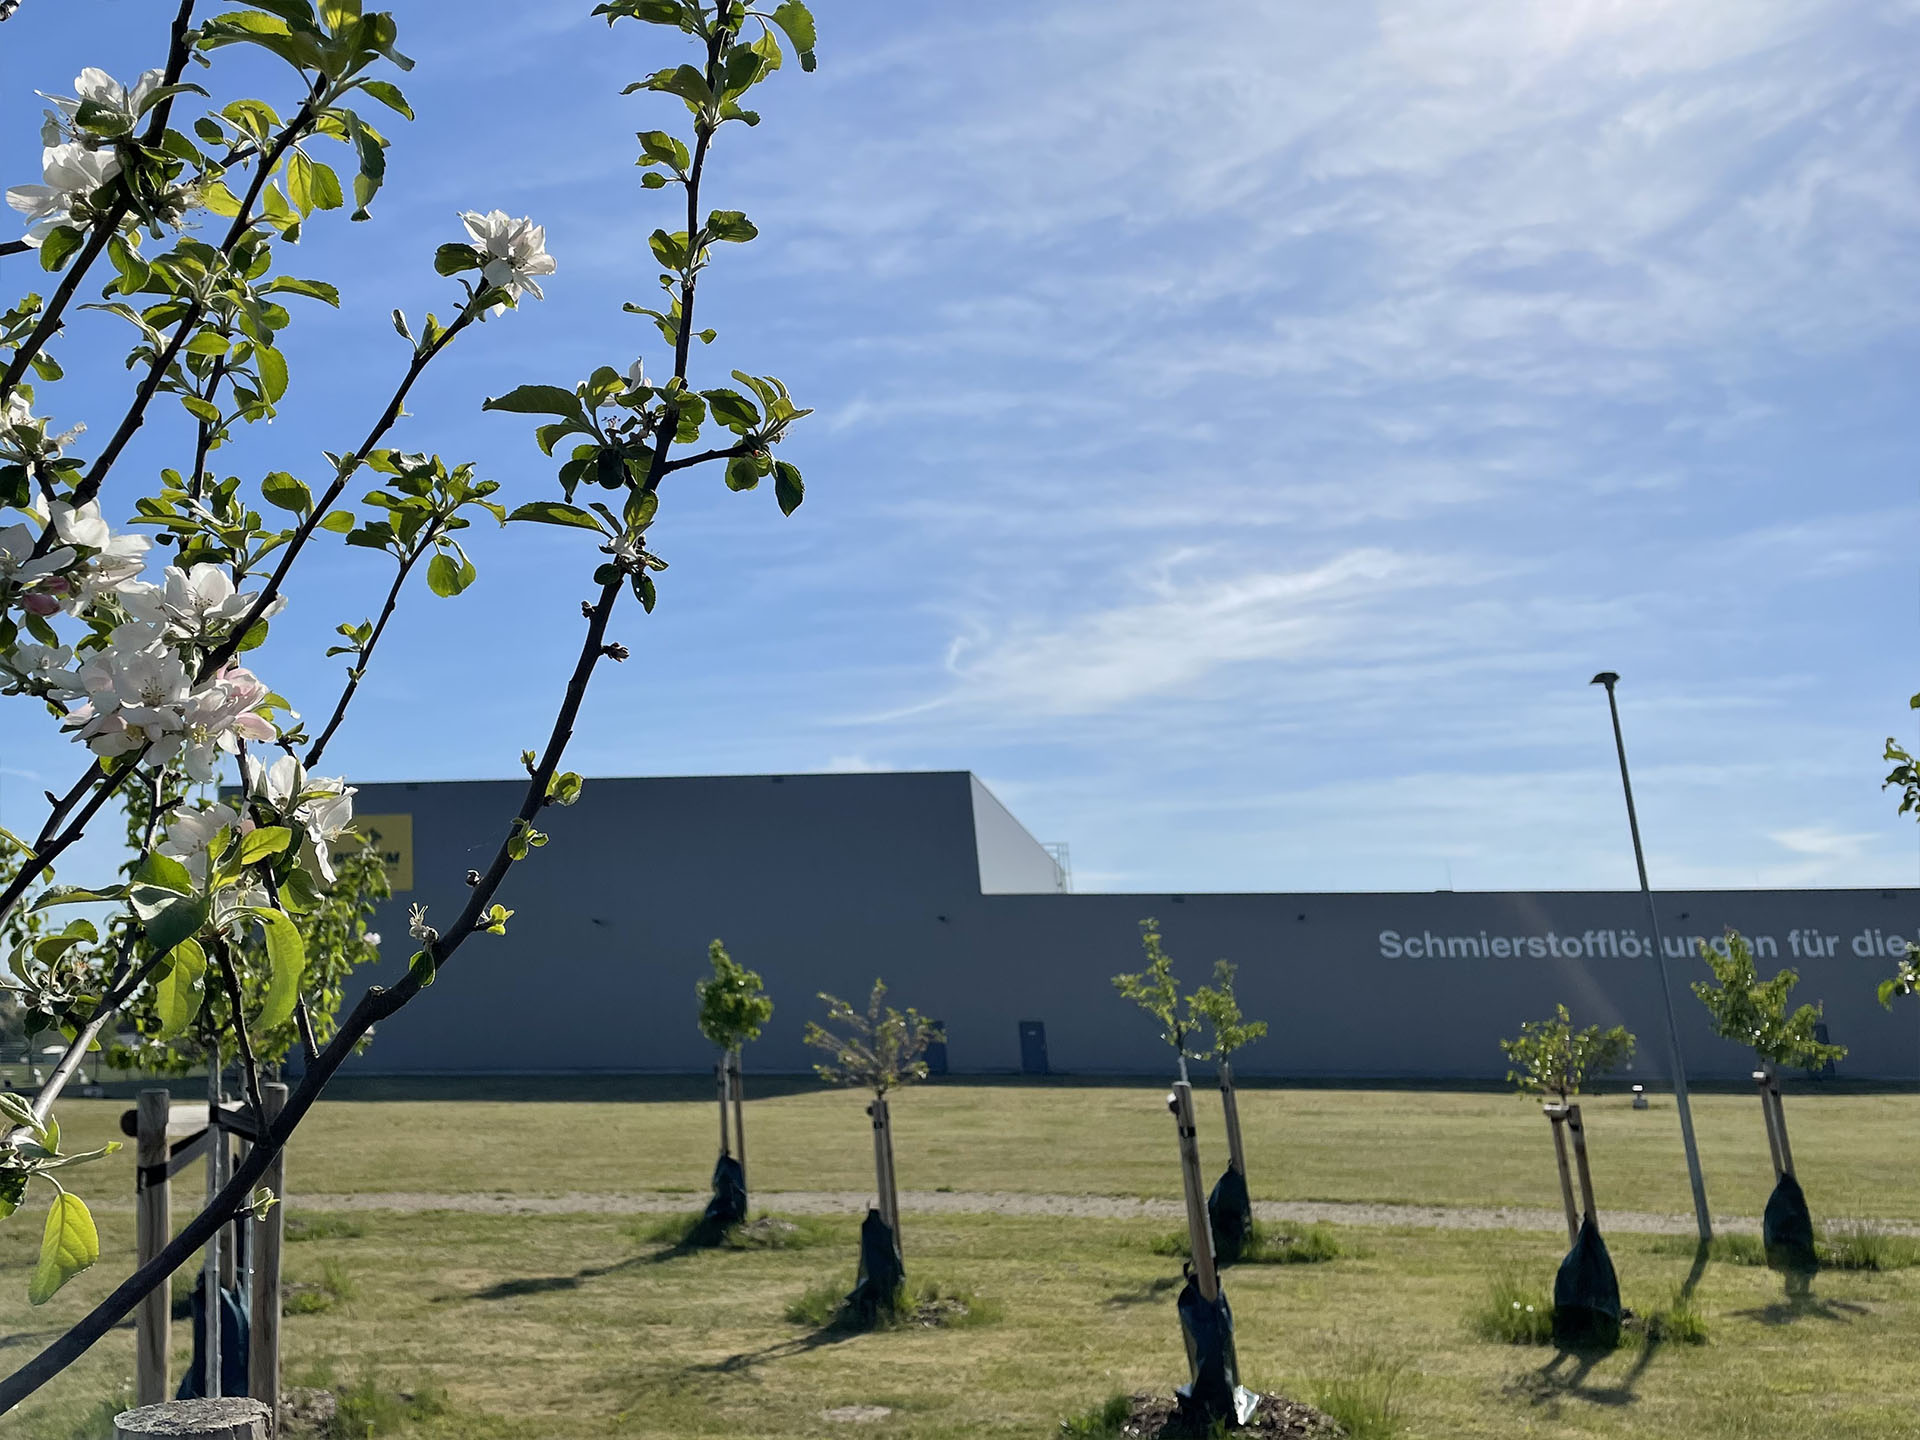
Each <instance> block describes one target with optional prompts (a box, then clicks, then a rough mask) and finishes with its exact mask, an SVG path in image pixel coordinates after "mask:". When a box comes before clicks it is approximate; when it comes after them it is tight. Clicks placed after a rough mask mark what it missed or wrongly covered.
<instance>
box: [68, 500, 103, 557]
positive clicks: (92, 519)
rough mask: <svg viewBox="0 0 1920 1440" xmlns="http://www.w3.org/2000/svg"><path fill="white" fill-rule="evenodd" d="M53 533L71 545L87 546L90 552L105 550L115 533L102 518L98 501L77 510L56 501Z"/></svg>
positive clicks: (91, 501) (90, 502)
mask: <svg viewBox="0 0 1920 1440" xmlns="http://www.w3.org/2000/svg"><path fill="white" fill-rule="evenodd" d="M53 533H54V534H56V535H58V536H59V537H60V538H61V539H62V540H63V541H65V542H66V543H67V544H69V545H85V546H86V547H87V548H88V549H90V550H104V549H106V548H107V542H108V541H110V540H112V539H113V531H112V530H111V529H109V528H108V526H107V522H106V521H105V520H103V519H101V517H100V502H99V501H98V500H89V501H88V502H87V503H86V504H84V505H81V506H79V507H77V508H76V507H75V506H72V505H69V504H67V503H66V501H64V500H56V501H54V502H53Z"/></svg>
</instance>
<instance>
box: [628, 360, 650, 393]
mask: <svg viewBox="0 0 1920 1440" xmlns="http://www.w3.org/2000/svg"><path fill="white" fill-rule="evenodd" d="M648 383H649V381H648V380H647V362H646V359H645V357H642V358H641V359H638V360H635V361H634V362H633V364H631V365H629V366H628V367H627V388H628V389H629V390H638V389H639V388H640V387H641V386H643V385H646V384H648Z"/></svg>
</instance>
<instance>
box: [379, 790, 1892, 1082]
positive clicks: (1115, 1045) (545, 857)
mask: <svg viewBox="0 0 1920 1440" xmlns="http://www.w3.org/2000/svg"><path fill="white" fill-rule="evenodd" d="M521 789H522V787H521V785H520V784H519V783H518V782H513V781H497V782H496V781H486V782H472V783H465V782H460V783H455V782H443V783H423V784H418V785H404V784H400V785H369V786H363V787H362V788H361V791H360V794H359V797H358V798H357V800H356V802H355V804H356V809H357V810H358V812H359V813H361V814H388V815H399V814H405V815H410V816H411V817H412V832H413V833H412V871H413V880H414V885H413V888H412V889H411V890H410V891H407V892H405V893H401V894H397V895H396V896H395V897H394V899H393V900H392V901H391V902H389V904H388V905H387V906H386V907H384V909H383V913H382V914H381V916H380V917H379V920H378V922H377V925H378V928H379V929H380V930H381V932H382V934H383V935H385V936H386V937H387V942H386V946H385V950H386V958H385V959H384V960H383V961H382V964H381V966H380V967H379V968H380V970H381V971H382V972H384V973H383V974H382V975H376V976H375V977H373V978H389V979H390V978H393V977H397V976H398V974H399V973H400V972H401V969H402V967H403V966H404V965H405V962H406V957H407V954H408V953H409V949H408V942H407V938H406V936H407V908H408V906H409V905H410V904H412V903H414V902H424V903H426V904H427V905H428V906H429V920H430V921H439V922H440V923H441V924H442V925H444V924H445V923H446V922H447V921H448V920H450V919H451V918H452V917H453V916H454V915H455V914H456V913H457V912H458V910H459V907H460V906H461V905H462V904H463V903H464V901H465V896H466V887H465V885H464V883H463V881H462V877H463V875H464V874H465V872H466V871H467V870H468V869H469V868H471V867H480V868H484V866H485V864H486V862H487V859H488V858H489V857H490V856H491V854H492V852H493V848H494V846H495V845H496V844H497V843H498V838H499V836H500V834H501V827H502V826H503V824H504V823H505V820H506V818H507V817H508V816H509V815H511V813H512V811H513V809H514V806H515V805H516V804H517V802H518V798H519V795H520V793H521ZM541 827H542V828H543V829H545V830H547V831H548V833H549V834H550V835H551V836H552V842H551V843H550V844H549V845H548V846H547V847H546V848H544V849H541V850H537V851H535V852H534V853H533V855H532V856H531V857H530V858H529V859H528V860H527V861H526V862H525V863H524V864H522V865H520V866H518V867H516V869H515V871H514V874H513V876H512V878H511V879H510V880H509V881H508V884H507V886H506V888H505V889H504V890H503V892H502V894H501V896H500V898H501V900H502V901H503V902H504V903H505V904H507V905H509V906H511V907H512V908H513V909H514V911H515V914H514V917H513V920H512V922H511V924H510V926H509V929H508V933H507V935H506V936H505V937H504V938H494V937H490V936H485V935H481V936H476V937H475V938H474V939H473V940H471V941H469V942H468V943H467V945H466V947H465V948H464V949H463V950H462V951H461V952H460V954H459V956H458V958H457V960H456V961H455V962H454V963H453V965H451V966H450V967H449V968H448V969H447V970H446V971H445V972H444V973H443V975H442V976H441V978H440V980H439V981H438V982H437V983H436V984H435V985H434V987H433V988H432V990H431V991H430V992H428V993H427V994H425V995H423V996H422V997H421V998H420V1000H418V1001H417V1002H416V1003H415V1004H414V1005H412V1006H410V1007H408V1009H407V1010H406V1011H404V1012H402V1013H401V1014H400V1015H399V1016H397V1017H395V1018H394V1019H393V1020H392V1021H390V1022H388V1023H387V1024H386V1025H384V1026H382V1027H381V1029H380V1033H379V1034H378V1036H377V1037H376V1039H375V1042H374V1045H373V1047H372V1049H371V1050H370V1051H369V1052H368V1053H367V1054H366V1055H365V1056H364V1057H362V1058H361V1059H360V1060H358V1061H357V1062H355V1063H356V1064H357V1065H358V1066H359V1068H361V1069H362V1070H366V1071H379V1072H389V1073H398V1072H410V1071H411V1072H427V1071H442V1072H472V1071H489V1070H522V1071H554V1070H603V1071H647V1070H663V1071H690V1070H697V1069H702V1068H705V1067H706V1066H708V1065H709V1064H710V1063H711V1056H710V1054H709V1053H708V1050H707V1047H706V1045H705V1043H704V1042H703V1041H702V1040H701V1038H700V1036H699V1034H698V1032H697V1031H696V1030H695V1028H694V1023H693V1014H694V1001H693V985H694V982H695V980H696V979H698V978H699V977H700V976H701V975H702V974H703V973H704V971H705V955H706V945H707V942H708V941H709V940H710V939H712V938H713V937H715V936H719V937H722V938H723V939H724V940H725V941H726V943H727V945H728V948H729V949H730V950H731V951H732V952H733V954H734V956H735V958H736V959H738V960H739V961H741V962H742V963H743V964H746V965H749V966H751V967H753V968H754V969H756V970H758V971H760V973H761V974H762V976H763V977H764V978H765V980H766V984H767V988H768V990H769V992H770V993H771V994H772V996H773V998H774V1001H775V1004H776V1007H777V1008H776V1010H775V1014H774V1018H773V1022H772V1024H771V1026H770V1027H769V1028H768V1030H767V1032H766V1034H765V1036H764V1037H763V1039H762V1040H761V1041H760V1042H758V1043H757V1044H756V1045H755V1046H754V1047H753V1049H752V1053H751V1055H750V1057H749V1064H750V1065H751V1067H752V1068H754V1069H756V1070H760V1071H762V1072H779V1071H802V1070H805V1069H806V1068H807V1067H808V1065H809V1064H810V1062H811V1057H810V1054H809V1052H807V1051H806V1050H805V1049H804V1047H803V1046H802V1045H801V1041H800V1035H801V1030H802V1028H803V1026H804V1024H805V1022H806V1021H807V1020H808V1019H810V1018H817V1017H818V1016H819V1014H820V1010H821V1007H820V1005H819V1002H818V1001H817V999H816V998H815V997H816V994H817V992H820V991H823V990H824V991H827V992H830V993H833V994H837V995H841V996H844V997H846V998H848V999H852V1000H858V999H860V998H863V997H864V996H865V994H866V992H867V988H868V987H869V986H870V985H871V984H872V983H873V981H874V979H875V977H877V976H878V977H884V978H885V979H886V981H887V983H888V985H889V987H890V989H891V991H892V997H893V999H894V1001H895V1003H897V1004H899V1005H901V1006H905V1005H913V1006H915V1007H916V1008H918V1009H919V1010H921V1011H922V1012H923V1013H926V1014H929V1015H933V1016H935V1017H938V1018H940V1019H942V1020H943V1021H945V1022H946V1026H947V1035H948V1053H949V1057H950V1062H951V1065H952V1067H953V1069H954V1070H955V1071H958V1072H994V1071H1013V1070H1017V1069H1018V1068H1019V1044H1018V1035H1017V1028H1016V1027H1017V1025H1018V1022H1019V1021H1021V1020H1029V1019H1037V1020H1042V1021H1044V1022H1045V1023H1046V1027H1047V1039H1048V1045H1049V1051H1050V1058H1051V1062H1052V1065H1053V1067H1054V1068H1055V1069H1056V1070H1061V1071H1071V1072H1082V1073H1139V1074H1163V1073H1164V1072H1165V1071H1166V1069H1167V1062H1166V1056H1165V1050H1164V1047H1163V1046H1162V1045H1161V1043H1160V1041H1159V1040H1158V1038H1157V1036H1156V1034H1155V1026H1154V1025H1153V1024H1152V1022H1151V1021H1149V1020H1148V1019H1146V1017H1144V1016H1143V1015H1141V1014H1140V1013H1139V1012H1138V1011H1137V1010H1135V1009H1134V1008H1133V1007H1132V1006H1131V1005H1129V1004H1127V1003H1125V1002H1123V1001H1121V1000H1119V999H1118V998H1117V997H1116V996H1115V995H1114V993H1113V989H1112V986H1111V984H1110V983H1109V981H1110V977H1111V976H1112V975H1114V974H1115V973H1116V972H1118V971H1121V970H1131V969H1136V968H1138V966H1139V964H1140V948H1139V943H1138V931H1137V924H1138V921H1139V920H1140V919H1141V918H1142V917H1143V916H1147V915H1152V916H1155V917H1157V918H1158V919H1159V921H1160V922H1161V927H1162V930H1163V932H1164V934H1165V937H1166V942H1167V946H1168V949H1169V950H1170V952H1171V953H1172V954H1173V956H1174V957H1175V960H1176V964H1177V968H1178V970H1179V972H1180V973H1181V975H1182V978H1183V979H1184V981H1185V982H1186V983H1187V984H1188V985H1193V984H1198V983H1200V982H1201V981H1203V980H1204V979H1206V977H1207V975H1208V973H1209V971H1210V969H1211V966H1212V963H1213V961H1214V959H1215V958H1216V957H1220V956H1224V957H1226V958H1229V959H1231V960H1233V961H1234V962H1235V963H1236V964H1237V965H1238V966H1239V967H1240V978H1239V990H1240V994H1241V997H1242V1002H1243V1004H1244V1006H1245V1007H1246V1010H1247V1012H1248V1013H1249V1014H1250V1015H1253V1016H1257V1017H1260V1018H1264V1019H1266V1020H1268V1021H1269V1022H1270V1024H1271V1026H1272V1031H1271V1033H1270V1034H1269V1036H1268V1037H1267V1038H1266V1039H1265V1040H1264V1041H1261V1042H1260V1043H1259V1044H1257V1045H1256V1046H1254V1047H1253V1048H1251V1049H1250V1050H1248V1051H1247V1052H1246V1053H1245V1057H1244V1060H1243V1061H1242V1062H1239V1068H1240V1069H1241V1070H1242V1073H1245V1074H1249V1075H1260V1074H1267V1075H1284V1076H1298V1077H1328V1078H1333V1077H1342V1076H1346V1077H1426V1078H1495V1079H1497V1078H1498V1077H1499V1076H1500V1075H1501V1074H1502V1073H1503V1072H1504V1070H1505V1060H1504V1057H1503V1056H1502V1055H1501V1053H1500V1050H1499V1047H1498V1042H1499V1040H1500V1039H1501V1038H1502V1037H1503V1036H1508V1035H1512V1034H1514V1033H1515V1032H1516V1031H1517V1030H1518V1028H1519V1025H1520V1022H1521V1021H1523V1020H1526V1019H1531V1018H1537V1017H1540V1016H1544V1015H1546V1014H1548V1013H1549V1012H1550V1011H1551V1009H1552V1007H1553V1005H1554V1004H1555V1003H1556V1002H1565V1003H1566V1004H1567V1005H1568V1007H1569V1008H1570V1009H1571V1010H1572V1011H1573V1014H1574V1017H1575V1020H1576V1022H1577V1023H1580V1024H1587V1023H1595V1022H1597V1023H1602V1024H1614V1023H1624V1024H1626V1025H1627V1026H1628V1027H1629V1028H1631V1029H1632V1030H1633V1031H1634V1032H1635V1033H1636V1034H1637V1035H1638V1036H1639V1037H1640V1042H1641V1052H1640V1059H1639V1061H1638V1065H1637V1070H1636V1073H1637V1074H1639V1075H1640V1076H1642V1077H1644V1078H1646V1079H1648V1080H1649V1081H1655V1080H1658V1079H1659V1078H1661V1077H1662V1076H1663V1075H1664V1073H1665V1068H1666V1067H1665V1061H1664V1054H1665V1045H1664V1040H1663V1033H1664V1032H1663V1029H1662V1025H1663V1022H1662V1019H1661V1014H1660V999H1659V992H1658V987H1657V979H1656V971H1655V968H1654V964H1653V961H1652V959H1651V949H1650V941H1649V937H1648V936H1647V935H1646V933H1645V932H1646V924H1645V912H1644V909H1643V906H1642V902H1641V899H1640V896H1639V895H1638V894H1637V893H1634V892H1626V893H1611V892H1561V893H1546V894H1522V893H1469V892H1462V893H1452V892H1441V893H1433V894H1302V895H1285V894H1267V895H1228V894H1190V895H1165V894H1105V895H1088V894H1080V895H1069V894H1061V893H1057V891H1056V889H1055V886H1056V884H1057V871H1056V870H1055V868H1054V866H1053V861H1052V858H1051V857H1050V856H1049V855H1047V853H1046V852H1045V851H1044V850H1043V849H1041V848H1040V847H1039V846H1038V845H1037V844H1036V843H1035V842H1034V841H1033V840H1032V837H1031V836H1028V835H1027V834H1026V832H1025V831H1024V830H1022V829H1021V828H1020V827H1019V825H1018V823H1017V822H1016V821H1014V820H1013V818H1012V817H1011V816H1010V815H1008V814H1007V812H1006V811H1005V810H1004V809H1003V808H1002V807H1001V806H1000V805H999V803H998V802H997V801H996V800H994V799H993V797H992V796H991V794H989V793H988V792H987V791H986V789H985V787H984V786H982V785H981V784H980V782H979V781H978V780H977V779H975V778H974V777H973V776H972V775H970V774H968V773H967V772H964V771H955V772H942V773H921V774H873V775H786V776H726V777H701V778H665V779H618V780H593V781H589V782H588V784H587V786H586V789H585V793H584V794H583V796H582V798H581V800H580V802H579V803H578V804H577V805H575V806H573V807H571V808H570V809H549V810H548V811H547V812H546V814H545V817H544V818H543V820H542V821H541ZM1022 889H1024V890H1026V891H1027V892H1028V893H1012V892H1016V891H1019V890H1022ZM1656 900H1657V904H1658V907H1659V913H1660V918H1661V925H1662V927H1663V929H1664V930H1665V933H1666V935H1667V943H1668V949H1669V952H1670V959H1669V966H1670V968H1671V970H1672V972H1673V984H1674V1003H1675V1007H1676V1009H1677V1011H1678V1013H1679V1017H1680V1024H1681V1037H1682V1043H1683V1045H1684V1046H1685V1048H1686V1052H1687V1057H1688V1063H1689V1068H1690V1070H1691V1071H1692V1072H1693V1073H1695V1074H1697V1075H1701V1076H1714V1077H1722V1078H1727V1079H1738V1078H1741V1077H1744V1076H1745V1074H1746V1073H1747V1071H1748V1070H1749V1069H1750V1068H1751V1057H1750V1056H1749V1054H1748V1053H1747V1052H1745V1051H1743V1050H1741V1049H1740V1048H1738V1047H1736V1046H1734V1045H1731V1044H1729V1043H1727V1042H1725V1041H1722V1040H1720V1039H1718V1038H1717V1037H1715V1036H1713V1035H1712V1034H1711V1032H1710V1031H1709V1029H1708V1027H1707V1023H1706V1016H1705V1012H1704V1010H1703V1009H1702V1008H1701V1006H1700V1005H1699V1003H1698V1002H1697V1001H1696V1000H1695V999H1694V998H1693V997H1692V996H1691V995H1690V994H1688V993H1687V991H1686V989H1685V982H1686V981H1687V980H1691V979H1695V978H1700V977H1702V976H1704V975H1705V974H1706V973H1707V972H1706V968H1705V966H1704V965H1703V964H1702V963H1701V962H1700V961H1699V960H1698V959H1697V958H1696V957H1695V956H1694V955H1693V952H1692V947H1691V943H1690V940H1689V938H1688V937H1693V936H1702V935H1704V936H1714V935H1718V934H1719V932H1720V930H1721V929H1722V927H1723V926H1725V925H1734V926H1737V927H1738V928H1739V929H1740V930H1741V931H1743V932H1744V933H1746V934H1748V935H1749V936H1752V937H1754V938H1755V940H1756V942H1757V943H1758V944H1759V945H1760V947H1761V952H1762V958H1761V961H1760V964H1761V967H1762V970H1763V973H1771V971H1772V969H1774V968H1777V966H1779V965H1788V964H1790V965H1794V966H1796V967H1797V968H1798V969H1799V970H1800V973H1801V977H1802V979H1801V985H1800V988H1799V990H1798V992H1796V998H1797V999H1801V1000H1821V1001H1824V1002H1825V1004H1826V1010H1827V1020H1828V1024H1829V1026H1830V1029H1831V1032H1832V1036H1833V1038H1834V1039H1835V1040H1837V1041H1839V1042H1841V1043H1843V1044H1846V1045H1848V1046H1850V1047H1852V1054H1851V1055H1849V1057H1848V1058H1847V1059H1846V1060H1845V1061H1843V1062H1842V1063H1841V1065H1840V1067H1839V1071H1840V1074H1842V1075H1843V1076H1851V1077H1856V1078H1905V1079H1913V1078H1916V1077H1920V1007H1916V1006H1914V1005H1911V1004H1907V1005H1902V1006H1897V1007H1896V1008H1895V1010H1894V1011H1893V1012H1891V1013H1889V1012H1888V1011H1886V1010H1883V1009H1882V1008H1881V1006H1880V1005H1879V1004H1878V1003H1877V1001H1876V1000H1875V998H1874V994H1873V990H1874V986H1875V984H1876V983H1877V982H1878V981H1879V980H1880V979H1881V978H1883V977H1884V976H1885V975H1887V974H1889V973H1891V970H1892V967H1893V960H1892V958H1890V957H1891V955H1892V954H1895V953H1898V949H1899V946H1900V944H1901V943H1903V942H1904V940H1905V939H1906V938H1909V937H1914V936H1916V935H1920V891H1916V890H1913V889H1900V890H1804V891H1742V890H1733V891H1704V892H1698V891H1696V892H1668V893H1664V894H1661V895H1658V896H1657V897H1656ZM1815 950H1817V951H1818V952H1819V953H1818V954H1814V953H1812V952H1813V951H1815ZM1636 951H1637V952H1638V953H1636Z"/></svg>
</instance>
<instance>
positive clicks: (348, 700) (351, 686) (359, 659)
mask: <svg viewBox="0 0 1920 1440" xmlns="http://www.w3.org/2000/svg"><path fill="white" fill-rule="evenodd" d="M438 533H439V526H438V523H437V522H436V524H434V525H429V526H428V527H427V530H426V533H425V534H424V535H423V536H421V539H420V543H419V545H418V546H416V547H415V549H414V550H413V552H412V553H411V554H410V555H408V556H407V557H406V558H405V559H404V560H402V561H401V562H400V569H399V571H398V572H397V573H396V574H395V575H394V577H393V584H392V585H390V586H388V587H387V601H386V604H385V605H383V606H381V607H380V618H379V620H377V621H375V622H374V627H373V633H372V634H371V635H369V636H368V637H367V643H366V644H365V645H362V646H361V647H360V649H359V651H358V652H357V653H356V654H355V656H354V661H353V664H352V665H350V666H348V667H347V683H346V686H345V687H344V688H343V689H342V690H341V691H340V698H339V699H338V700H336V701H335V702H334V706H333V714H332V715H331V716H330V717H329V718H328V720H327V723H326V727H325V728H324V729H323V730H321V732H320V738H319V739H317V740H315V741H314V742H313V744H312V745H311V746H310V747H309V748H308V750H307V758H306V766H307V768H308V769H309V770H311V769H312V768H313V767H314V766H316V765H318V764H319V763H320V756H321V754H322V753H323V752H324V751H325V750H326V748H327V742H328V741H329V740H331V739H332V738H333V732H334V731H336V730H338V729H339V728H340V722H341V721H343V720H345V719H346V718H347V706H349V705H351V704H352V703H353V697H354V694H355V692H357V691H358V690H359V688H360V677H361V676H363V675H365V674H366V673H367V662H368V661H369V660H371V659H372V658H373V647H374V646H376V645H378V644H379V643H380V637H381V636H382V635H383V634H385V633H386V629H387V621H389V620H391V619H392V618H393V611H394V607H395V606H396V605H397V604H399V602H400V587H401V586H403V585H405V584H406V583H407V574H408V572H409V571H411V570H412V569H413V567H414V566H415V565H416V564H417V563H418V562H419V560H420V557H421V556H422V555H425V554H426V553H427V551H429V550H431V549H432V548H433V541H434V537H435V536H436V535H437V534H438Z"/></svg>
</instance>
